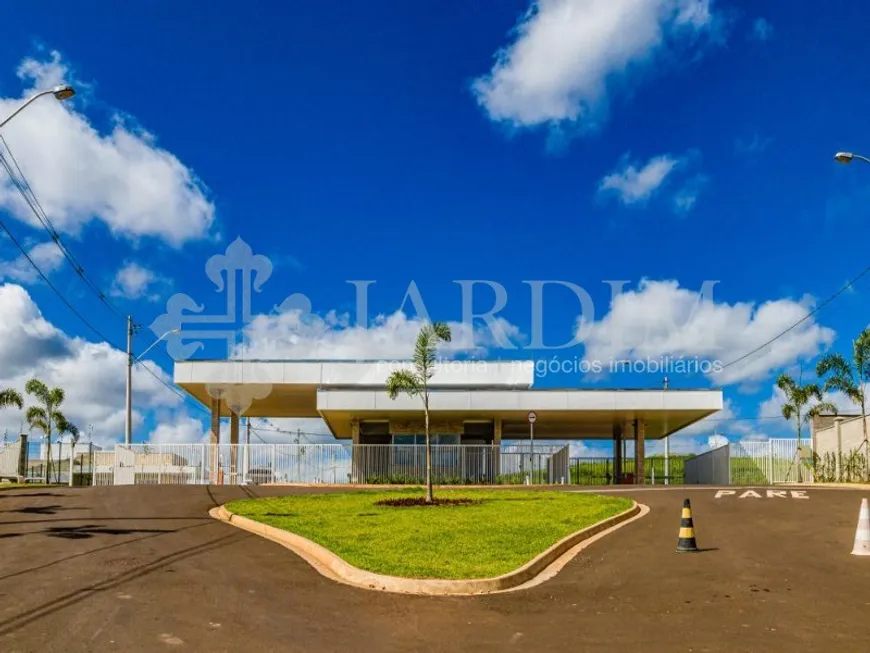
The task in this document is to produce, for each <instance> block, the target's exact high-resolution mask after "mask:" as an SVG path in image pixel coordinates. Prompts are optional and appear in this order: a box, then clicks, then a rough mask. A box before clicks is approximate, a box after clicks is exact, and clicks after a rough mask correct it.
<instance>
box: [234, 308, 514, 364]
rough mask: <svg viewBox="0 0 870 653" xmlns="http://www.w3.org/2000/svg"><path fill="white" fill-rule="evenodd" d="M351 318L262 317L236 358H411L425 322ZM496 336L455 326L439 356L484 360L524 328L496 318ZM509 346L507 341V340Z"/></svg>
mask: <svg viewBox="0 0 870 653" xmlns="http://www.w3.org/2000/svg"><path fill="white" fill-rule="evenodd" d="M349 319H350V318H349V316H348V315H346V314H344V315H339V314H337V313H336V312H334V311H332V312H330V313H328V314H327V315H326V316H325V317H321V316H319V315H315V314H302V313H301V312H300V311H297V310H290V311H285V312H283V313H281V314H279V315H260V316H257V317H256V318H255V319H254V320H253V321H252V322H251V323H250V324H249V325H247V327H246V329H245V342H244V344H242V345H240V346H239V347H238V348H237V350H236V351H235V353H234V356H236V357H241V358H246V359H249V360H255V359H270V358H297V359H298V358H304V359H311V358H325V359H348V360H354V359H377V358H385V359H409V358H410V357H411V355H412V354H413V351H414V342H415V341H416V339H417V334H418V333H419V331H420V327H421V326H422V325H423V321H422V320H421V319H419V318H409V317H407V316H406V315H405V314H404V313H403V312H401V311H396V312H395V313H393V314H392V315H388V316H379V317H378V318H376V319H375V320H374V321H373V323H372V325H371V326H369V328H363V327H360V326H354V325H351V324H350V322H349ZM495 324H496V327H495V328H496V330H497V332H496V333H493V332H492V331H490V330H489V329H488V328H485V327H483V326H481V327H477V328H472V327H471V326H469V325H467V324H464V323H461V322H450V323H449V325H450V327H451V330H452V332H453V333H452V335H453V339H452V342H450V343H446V344H443V345H441V346H439V349H438V350H439V355H441V356H445V357H448V356H455V355H457V354H459V353H464V354H468V355H476V356H482V355H485V354H486V352H487V351H488V349H489V348H492V347H496V346H498V344H499V341H500V339H509V340H511V341H514V342H516V341H517V340H519V339H521V338H522V334H521V333H520V331H519V329H518V328H517V327H516V326H514V325H512V324H510V323H509V322H507V321H506V320H504V319H502V318H496V323H495ZM502 342H504V340H502Z"/></svg>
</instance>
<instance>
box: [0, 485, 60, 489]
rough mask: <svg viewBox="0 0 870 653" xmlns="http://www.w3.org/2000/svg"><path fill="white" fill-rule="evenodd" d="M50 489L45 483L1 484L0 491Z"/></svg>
mask: <svg viewBox="0 0 870 653" xmlns="http://www.w3.org/2000/svg"><path fill="white" fill-rule="evenodd" d="M37 487H50V486H48V485H46V484H45V483H0V490H16V489H17V490H20V489H22V488H37Z"/></svg>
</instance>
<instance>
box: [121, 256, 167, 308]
mask: <svg viewBox="0 0 870 653" xmlns="http://www.w3.org/2000/svg"><path fill="white" fill-rule="evenodd" d="M161 282H162V279H161V278H160V277H159V276H157V274H155V273H154V272H152V271H151V270H149V269H148V268H145V267H142V266H141V265H139V264H138V263H135V262H133V261H128V262H127V263H125V264H124V265H123V267H121V268H120V269H119V270H118V272H117V273H116V274H115V279H114V281H113V282H112V288H111V289H110V290H109V293H110V294H111V295H112V296H113V297H123V298H125V299H142V298H146V299H148V300H149V301H156V300H158V299H160V295H159V294H157V293H154V292H149V291H151V290H152V289H153V287H154V286H155V285H156V284H158V283H161Z"/></svg>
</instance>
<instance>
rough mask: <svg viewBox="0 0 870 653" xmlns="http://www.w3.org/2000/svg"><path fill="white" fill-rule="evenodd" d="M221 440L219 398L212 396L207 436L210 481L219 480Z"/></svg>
mask: <svg viewBox="0 0 870 653" xmlns="http://www.w3.org/2000/svg"><path fill="white" fill-rule="evenodd" d="M220 441H221V400H220V399H216V398H214V397H212V400H211V435H210V437H209V444H210V445H211V446H210V447H209V449H211V452H210V454H209V459H210V463H209V466H210V467H211V473H210V474H209V476H210V481H211V482H212V483H218V482H219V474H218V460H219V459H218V445H219V444H220Z"/></svg>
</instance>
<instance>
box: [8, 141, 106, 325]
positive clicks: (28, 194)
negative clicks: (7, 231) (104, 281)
mask: <svg viewBox="0 0 870 653" xmlns="http://www.w3.org/2000/svg"><path fill="white" fill-rule="evenodd" d="M0 142H2V143H3V146H4V147H5V148H6V151H7V152H8V153H9V158H10V159H11V160H12V163H13V164H14V165H15V170H16V171H17V175H16V173H15V172H14V171H13V170H12V166H10V165H9V162H8V161H7V160H6V156H5V155H4V153H3V152H2V151H0V163H2V165H3V167H4V168H5V169H6V172H7V173H8V174H9V178H10V179H11V180H12V184H13V185H14V186H15V188H16V189H17V190H18V192H19V193H20V194H21V196H22V197H23V198H24V201H25V202H26V203H27V206H28V207H29V208H30V210H31V212H32V213H33V215H35V216H36V219H37V220H39V223H40V224H41V225H42V226H43V228H44V229H45V231H46V232H47V233H48V235H49V236H50V237H51V239H52V241H54V244H55V245H57V248H58V249H59V250H60V252H61V254H63V256H64V258H66V260H67V262H69V264H70V266H72V269H73V270H74V271H75V273H76V274H77V275H78V276H79V277H81V279H82V280H83V281H84V282H85V285H87V286H88V288H90V289H91V291H93V292H94V294H96V296H97V297H98V298H99V300H100V301H101V302H102V303H103V304H105V305H106V306H107V307H108V308H109V310H111V311H112V312H113V313H114V314H115V315H117V316H118V317H120V318H122V319H123V315H121V313H120V312H119V311H118V309H117V308H115V306H114V305H113V304H112V303H111V302H110V301H109V300H108V298H107V297H106V294H105V293H104V292H103V291H102V290H100V289H99V288H98V287H97V286H96V284H94V283H93V282H92V281H91V280H90V279H89V278H88V277H87V275H85V271H84V268H83V267H82V265H81V264H80V263H79V262H78V260H77V259H76V258H75V256H74V255H73V253H72V252H71V251H70V249H69V247H67V245H66V243H64V242H63V240H62V239H61V237H60V233H58V231H57V229H55V228H54V225H53V224H52V223H51V220H50V219H49V218H48V215H47V214H46V212H45V210H44V209H43V208H42V204H41V203H40V202H39V198H38V197H37V196H36V193H35V192H34V190H33V187H32V186H31V185H30V182H29V181H27V177H26V176H25V175H24V171H23V170H21V166H19V165H18V160H17V159H16V158H15V154H14V153H13V152H12V148H10V147H9V144H8V143H7V142H6V139H5V138H4V137H3V135H2V134H0Z"/></svg>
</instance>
